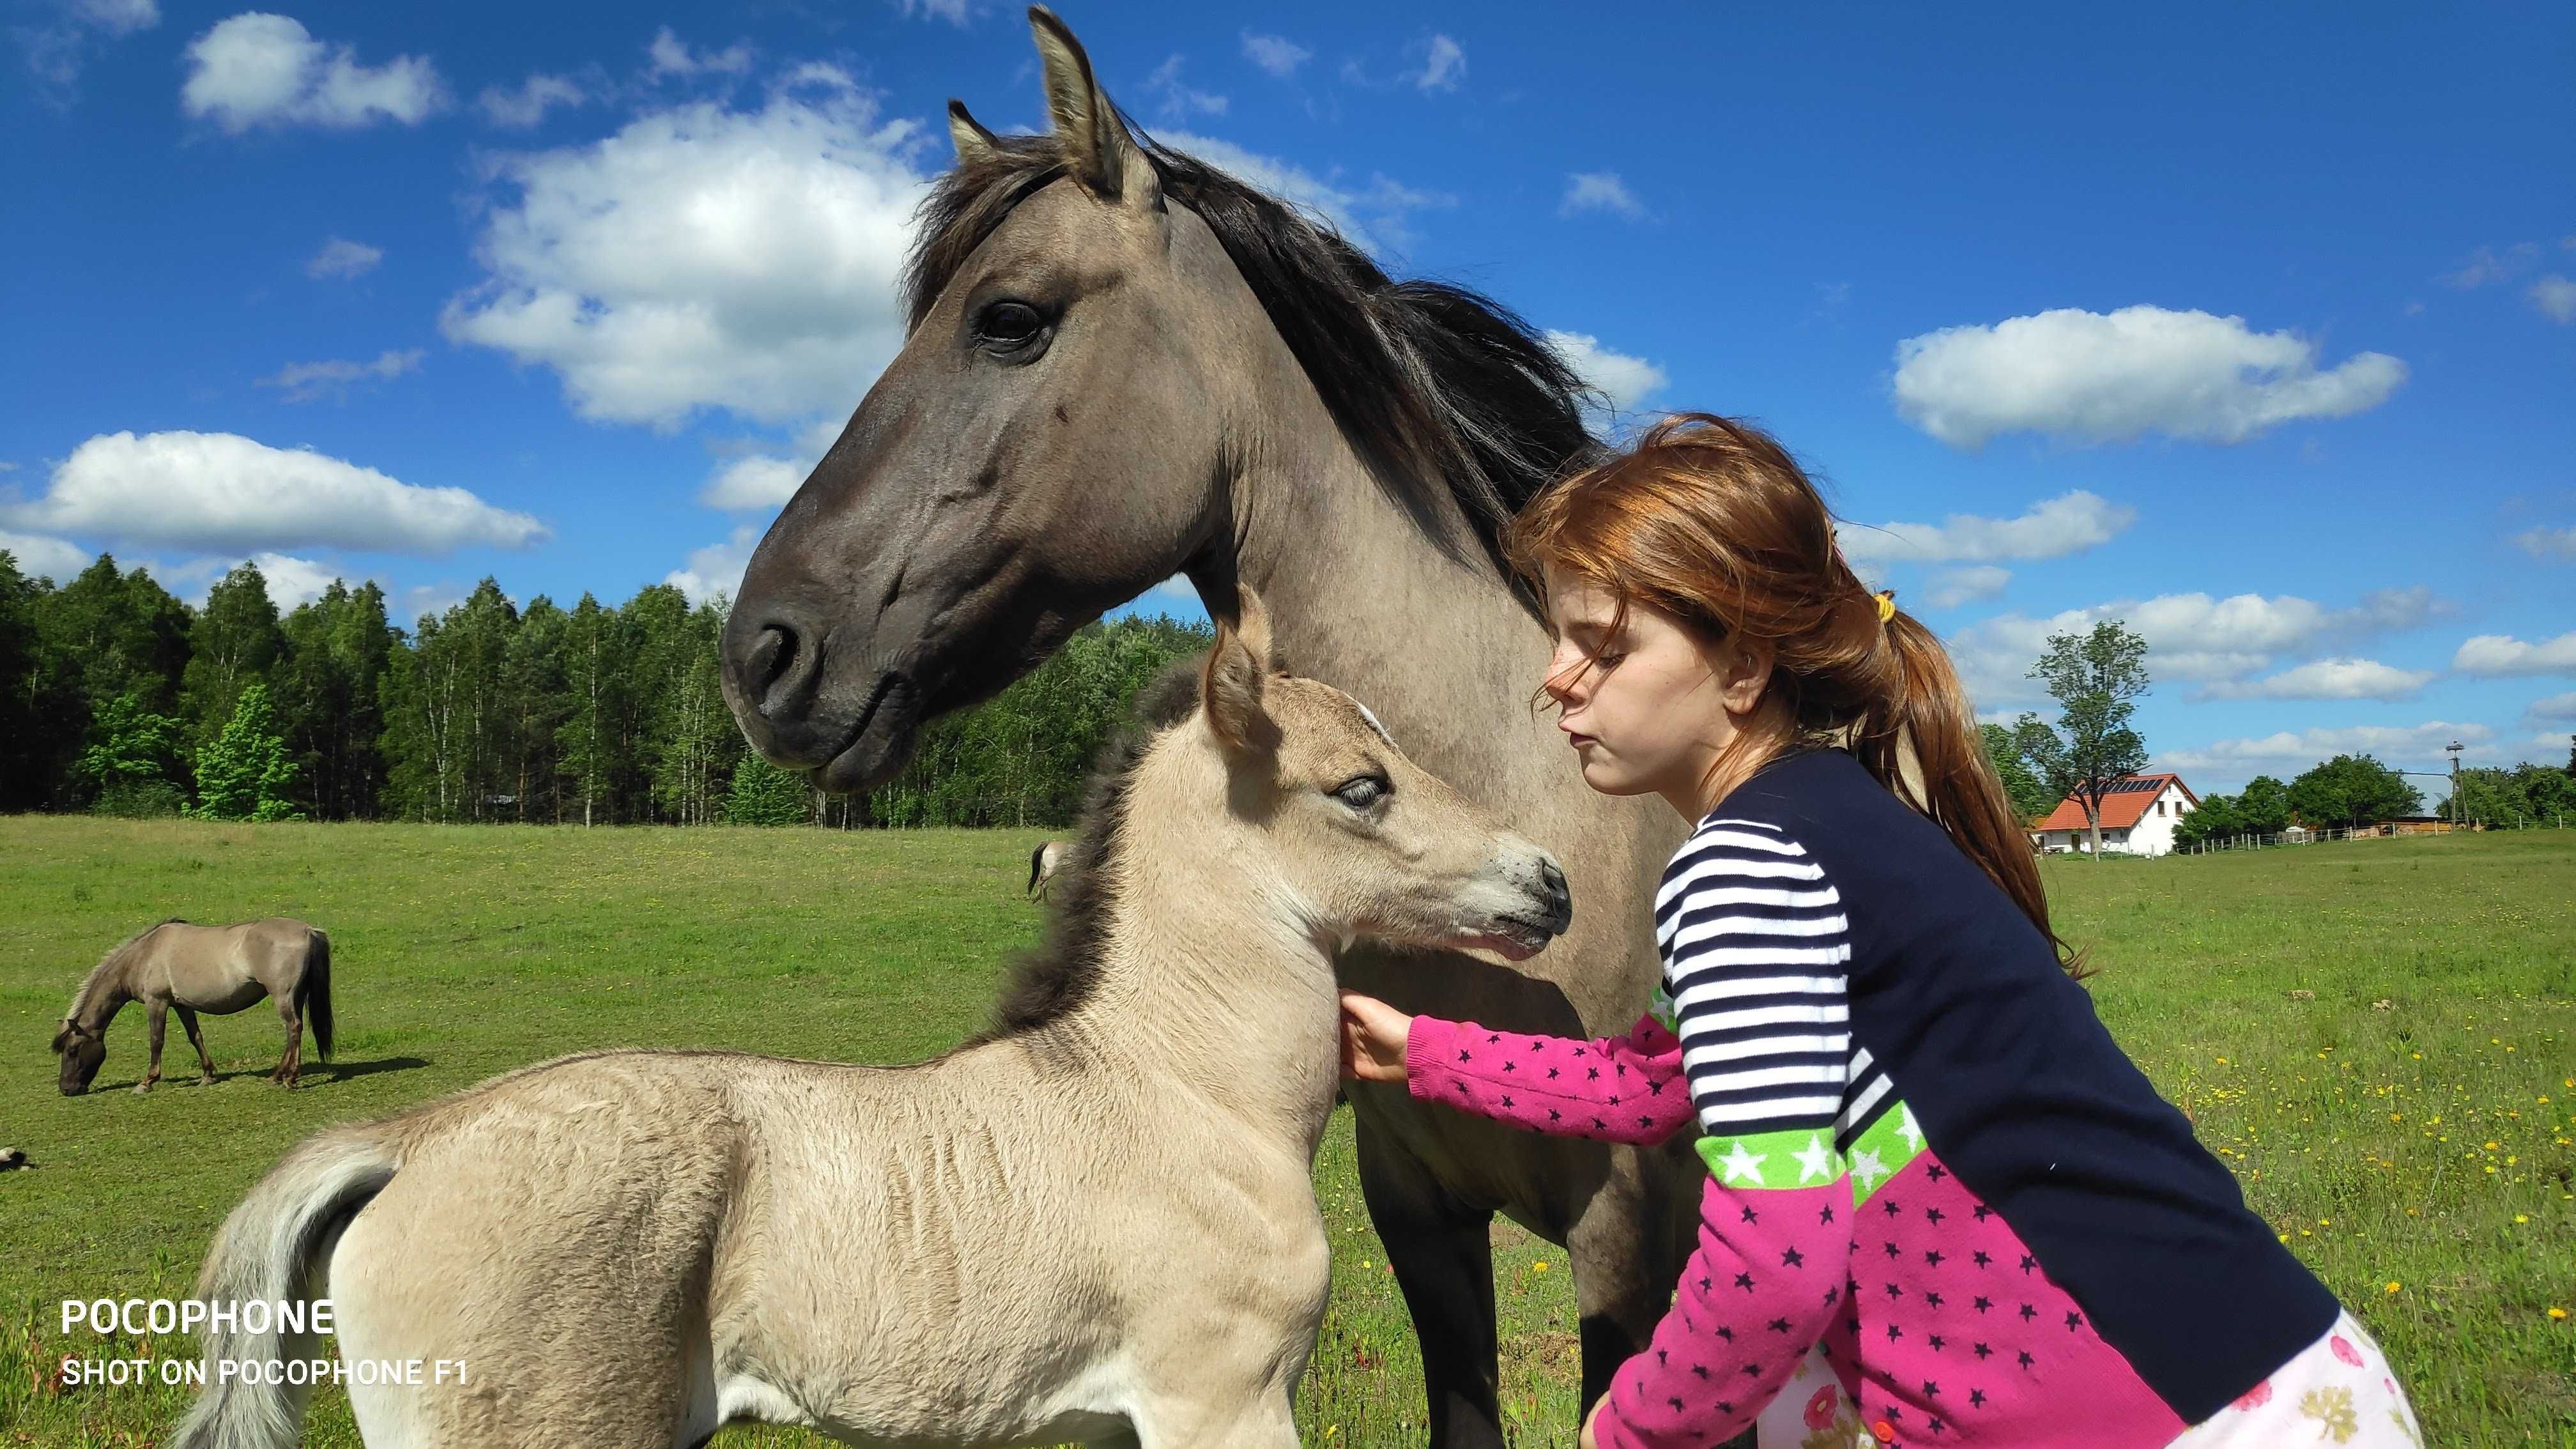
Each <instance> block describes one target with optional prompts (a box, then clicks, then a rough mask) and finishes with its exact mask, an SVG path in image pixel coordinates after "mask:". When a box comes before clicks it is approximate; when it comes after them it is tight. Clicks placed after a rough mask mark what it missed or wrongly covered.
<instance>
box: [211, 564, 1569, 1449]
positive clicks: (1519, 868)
mask: <svg viewBox="0 0 2576 1449" xmlns="http://www.w3.org/2000/svg"><path fill="white" fill-rule="evenodd" d="M1241 614H1242V619H1243V626H1242V628H1241V630H1240V631H1239V632H1236V631H1231V630H1229V631H1225V632H1222V633H1220V634H1219V636H1218V639H1217V642H1216V646H1215V648H1214V650H1213V651H1212V652H1211V653H1210V654H1209V655H1208V656H1207V661H1206V663H1205V664H1204V665H1202V666H1200V667H1199V668H1196V669H1192V668H1190V667H1188V666H1183V667H1182V668H1180V669H1177V670H1174V671H1171V672H1169V673H1167V674H1166V675H1165V677H1164V678H1163V679H1162V680H1161V681H1158V682H1157V683H1156V684H1155V685H1153V686H1149V692H1148V695H1147V698H1146V702H1145V703H1144V705H1143V706H1142V707H1141V709H1140V713H1141V714H1143V715H1144V717H1145V718H1146V719H1147V720H1149V721H1152V722H1154V724H1152V725H1149V726H1148V727H1147V728H1146V729H1145V730H1142V731H1139V732H1138V733H1136V734H1135V735H1132V736H1131V737H1130V738H1129V740H1128V741H1127V743H1126V744H1125V746H1124V748H1123V754H1121V755H1119V756H1117V757H1115V758H1114V762H1113V763H1112V764H1110V765H1109V766H1108V767H1107V768H1106V769H1105V770H1104V772H1103V774H1102V776H1101V778H1100V781H1099V782H1098V783H1097V784H1096V785H1095V787H1094V790H1093V793H1092V797H1091V799H1092V803H1091V805H1090V807H1089V809H1088V810H1087V811H1086V828H1085V829H1084V831H1083V835H1082V839H1081V842H1080V844H1079V845H1078V847H1077V854H1078V859H1077V861H1076V863H1075V865H1074V867H1073V868H1071V869H1069V870H1068V872H1067V877H1066V880H1065V888H1066V899H1065V901H1064V904H1063V905H1062V907H1061V908H1060V909H1059V910H1057V911H1056V912H1054V913H1053V917H1054V934H1053V938H1052V941H1051V949H1050V951H1049V952H1047V953H1045V954H1042V955H1040V956H1038V957H1035V958H1033V959H1032V960H1031V961H1029V962H1027V963H1024V965H1023V967H1022V972H1021V976H1020V978H1019V981H1018V983H1017V985H1016V986H1015V988H1014V989H1013V991H1012V993H1011V994H1010V995H1009V996H1007V997H1006V998H1005V999H1004V1001H1003V1004H1002V1009H1001V1012H1000V1017H999V1024H998V1026H997V1028H996V1029H995V1030H994V1031H993V1032H992V1033H990V1034H988V1035H987V1036H985V1037H983V1038H981V1039H979V1040H977V1041H975V1042H972V1043H969V1044H968V1045H966V1046H964V1047H961V1048H960V1049H958V1050H956V1051H954V1052H951V1053H950V1054H948V1055H946V1056H943V1057H940V1058H938V1059H936V1060H933V1061H929V1062H925V1063H922V1064H919V1065H917V1066H912V1067H900V1068H873V1067H855V1066H843V1065H839V1064H835V1063H827V1062H806V1061H789V1060H783V1059H780V1058H775V1057H761V1056H750V1055H742V1054H735V1053H723V1052H670V1051H659V1052H656V1051H623V1052H603V1053H596V1054H592V1055H588V1056H578V1057H570V1058H566V1059H564V1060H561V1061H557V1062H553V1063H549V1064H546V1065H543V1066H538V1067H533V1068H530V1069H528V1070H526V1071H522V1072H518V1073H515V1074H512V1075H509V1076H504V1077H501V1078H498V1079H495V1080H493V1081H490V1082H487V1083H484V1084H483V1085H481V1086H479V1087H475V1088H472V1089H469V1090H468V1091H466V1092H464V1093H462V1094H460V1095H458V1096H454V1097H450V1098H448V1099H446V1100H444V1101H441V1102H434V1103H431V1104H429V1105H427V1106H423V1107H418V1108H415V1109H413V1110H411V1111H409V1112H406V1113H403V1114H402V1115H400V1116H397V1117H393V1118H391V1119H389V1120H386V1121H382V1122H377V1123H374V1124H371V1125H361V1126H352V1127H340V1128H334V1129H332V1130H329V1131H326V1132H323V1133H321V1134H319V1135H317V1136H315V1137H313V1138H311V1139H309V1140H308V1141H307V1142H305V1143H304V1145H303V1146H301V1147H299V1148H297V1149H296V1150H295V1151H294V1152H293V1153H291V1154H290V1155H289V1156H288V1157H287V1159H286V1160H285V1161H284V1162H283V1163H282V1164H280V1165H279V1166H278V1167H277V1168H276V1169H275V1170H274V1171H273V1172H271V1173H270V1174H269V1176H268V1177H267V1178H266V1179H265V1180H264V1181H262V1182H261V1183H260V1184H259V1185H258V1186H257V1187H255V1188H253V1189H252V1190H251V1193H250V1195H249V1197H248V1198H247V1199H245V1200H244V1201H243V1203H242V1204H241V1205H240V1206H239V1207H237V1208H236V1209H234V1211H233V1213H232V1215H231V1217H229V1218H228V1219H227V1220H226V1221H225V1223H224V1226H223V1228H222V1230H221V1232H220V1233H219V1234H218V1235H217V1237H216V1240H215V1244H214V1246H213V1248H212V1250H211V1251H210V1252H209V1254H208V1256H207V1261H206V1267H205V1271H204V1273H203V1275H202V1277H201V1278H200V1280H199V1285H198V1287H199V1297H201V1298H203V1299H205V1300H208V1301H213V1302H227V1301H229V1302H248V1301H250V1300H254V1299H257V1300H278V1299H298V1298H305V1297H310V1296H324V1295H327V1296H328V1297H329V1298H330V1299H331V1301H332V1317H333V1322H334V1327H335V1329H336V1331H337V1333H338V1335H339V1341H340V1348H341V1352H342V1353H343V1354H344V1355H345V1357H346V1359H347V1361H348V1362H349V1363H350V1364H351V1365H352V1366H353V1367H354V1366H356V1365H359V1364H361V1363H365V1362H369V1361H383V1360H392V1361H396V1362H401V1361H405V1360H415V1359H416V1360H420V1361H422V1362H423V1363H424V1364H426V1363H428V1362H429V1361H432V1360H442V1359H443V1360H449V1361H454V1360H460V1359H461V1360H463V1361H464V1362H465V1364H466V1365H467V1373H468V1374H469V1375H470V1381H468V1382H459V1381H457V1380H456V1379H455V1378H454V1377H453V1376H451V1377H449V1378H448V1379H447V1380H446V1381H445V1382H434V1381H426V1380H425V1381H424V1382H421V1383H418V1384H407V1383H396V1384H377V1385H370V1384H368V1383H366V1382H365V1380H364V1378H363V1376H362V1377H361V1378H360V1379H359V1381H358V1382H357V1383H356V1384H355V1386H353V1387H352V1388H351V1390H350V1399H351V1402H352V1404H353V1406H354V1408H355V1410H356V1413H357V1419H358V1425H359V1428H360V1431H361V1432H362V1433H363V1434H364V1436H365V1438H366V1441H367V1443H368V1444H369V1445H371V1446H373V1449H389V1446H404V1449H427V1446H456V1449H465V1446H472V1449H483V1446H491V1445H582V1446H598V1449H664V1446H670V1445H675V1444H676V1445H682V1446H688V1445H696V1444H699V1443H702V1442H704V1441H705V1440H706V1439H707V1438H708V1437H709V1436H711V1435H712V1434H713V1433H714V1432H715V1430H716V1428H717V1426H718V1425H719V1424H721V1423H723V1422H725V1421H728V1420H733V1419H742V1418H754V1419H763V1420H767V1421H770V1422H773V1423H777V1422H784V1423H798V1424H807V1425H812V1426H814V1427H817V1428H819V1429H822V1430H823V1431H825V1432H827V1433H830V1434H832V1435H833V1436H835V1437H837V1438H841V1439H844V1440H847V1441H850V1442H853V1443H862V1444H870V1445H878V1446H894V1445H902V1446H906V1449H932V1446H943V1445H960V1446H962V1445H1028V1444H1053V1443H1059V1442H1062V1441H1064V1440H1066V1439H1080V1440H1087V1441H1089V1442H1092V1443H1100V1444H1116V1445H1122V1446H1129V1449H1293V1446H1294V1445H1295V1444H1296V1443H1297V1428H1296V1422H1295V1418H1294V1415H1293V1413H1292V1412H1291V1405H1290V1399H1289V1395H1290V1392H1291V1391H1292V1389H1293V1388H1294V1387H1295V1385H1296V1382H1297V1379H1298V1376H1299V1375H1300V1374H1301V1373H1302V1372H1303V1371H1304V1369H1305V1365H1306V1360H1307V1356H1308V1354H1309V1353H1310V1352H1311V1351H1312V1350H1313V1347H1314V1339H1315V1330H1316V1328H1317V1326H1318V1324H1319V1323H1320V1322H1321V1320H1322V1318H1323V1312H1324V1303H1325V1297H1326V1294H1327V1291H1328V1287H1329V1278H1330V1274H1329V1263H1330V1256H1331V1254H1330V1248H1329V1246H1328V1244H1327V1241H1326V1238H1325V1231H1324V1223H1323V1218H1322V1215H1321V1214H1320V1213H1319V1212H1318V1211H1317V1209H1316V1206H1315V1198H1314V1186H1313V1180H1312V1175H1311V1174H1312V1172H1313V1162H1314V1154H1315V1149H1316V1147H1317V1145H1318V1144H1319V1143H1320V1142H1321V1140H1322V1137H1323V1132H1324V1124H1325V1121H1326V1118H1327V1117H1328V1115H1329V1114H1330V1111H1331V1107H1332V1101H1333V1088H1334V1082H1335V1076H1336V1071H1335V1064H1336V1060H1337V1058H1336V1045H1335V1036H1336V1030H1337V1022H1338V1011H1337V1007H1336V1004H1335V999H1334V990H1333V986H1334V978H1333V952H1334V950H1335V948H1336V947H1338V946H1340V945H1342V944H1345V943H1347V942H1348V941H1349V940H1350V939H1352V937H1354V936H1355V935H1365V936H1375V937H1379V938H1383V939H1388V940H1393V941H1398V942H1406V943H1412V944H1415V945H1418V946H1467V947H1481V948H1489V949H1493V950H1496V951H1499V952H1502V953H1504V954H1506V955H1510V956H1513V957H1524V956H1527V955H1529V954H1530V953H1532V952H1535V951H1537V950H1538V949H1540V947H1542V946H1543V945H1544V944H1545V943H1546V942H1547V941H1548V940H1549V939H1551V938H1552V937H1554V936H1556V935H1558V934H1560V933H1561V932H1562V931H1563V930H1564V929H1565V926H1566V923H1567V920H1568V917H1569V914H1570V911H1571V904H1570V901H1569V898H1568V896H1567V894H1566V889H1565V878H1564V876H1563V874H1562V873H1561V872H1560V870H1559V868H1558V867H1557V865H1556V864H1555V862H1554V860H1553V859H1552V858H1551V857H1549V856H1548V854H1547V853H1546V852H1545V851H1543V850H1541V849H1539V848H1538V847H1537V846H1535V845H1533V844H1531V843H1530V842H1528V841H1527V840H1524V839H1522V838H1520V837H1519V836H1517V835H1514V834H1512V833H1510V832H1509V831H1508V830H1507V829H1505V828H1504V826H1503V824H1502V822H1501V820H1500V819H1499V818H1498V817H1497V816H1496V815H1494V813H1493V812H1491V811H1489V810H1487V809H1485V808H1483V807H1481V806H1478V805H1474V804H1471V803H1470V802H1468V801H1467V800H1466V799H1465V798H1464V797H1463V796H1461V795H1459V794H1458V793H1457V792H1456V791H1454V790H1452V789H1450V788H1449V787H1448V786H1446V785H1444V784H1442V783H1441V782H1440V781H1439V780H1438V779H1436V778H1434V777H1433V776H1431V775H1429V774H1427V773H1426V772H1424V771H1423V770H1422V769H1421V767H1419V766H1417V765H1415V764H1413V763H1412V762H1411V761H1409V760H1407V759H1406V758H1405V757H1404V755H1403V753H1402V752H1401V751H1400V750H1398V749H1397V747H1396V745H1395V743H1394V742H1393V741H1392V740H1390V739H1389V738H1387V736H1386V735H1385V733H1384V732H1383V731H1382V730H1381V729H1380V728H1379V727H1378V726H1377V724H1376V723H1375V722H1374V721H1373V720H1372V719H1371V717H1370V716H1369V715H1368V714H1367V712H1366V711H1365V710H1363V709H1361V708H1359V707H1358V706H1357V705H1355V704H1354V703H1353V701H1352V700H1351V698H1350V697H1349V696H1347V695H1344V694H1342V693H1340V692H1339V691H1336V690H1333V689H1330V688H1328V687H1326V686H1324V685H1321V684H1317V683H1314V682H1312V681H1309V680H1303V679H1295V678H1289V677H1287V676H1284V675H1277V674H1274V673H1273V672H1272V667H1271V662H1270V650H1269V644H1268V638H1267V632H1268V631H1267V629H1266V627H1265V625H1264V623H1263V621H1262V614H1261V610H1260V606H1259V604H1258V603H1257V602H1256V601H1253V600H1251V599H1250V598H1248V597H1247V598H1246V600H1245V601H1244V603H1243V606H1242V610H1241ZM1156 725H1159V727H1155V726H1156ZM313 1348H314V1344H313V1343H312V1341H311V1340H310V1339H309V1338H304V1339H299V1340H296V1341H286V1340H283V1339H281V1338H280V1337H279V1336H278V1335H276V1334H274V1333H272V1334H269V1335H266V1336H261V1337H253V1336H249V1335H246V1334H243V1333H241V1332H238V1331H234V1332H230V1333H222V1334H215V1335H210V1336H209V1337H208V1340H207V1343H206V1355H207V1364H208V1373H209V1375H210V1378H209V1382H210V1383H221V1381H220V1380H219V1379H217V1378H215V1377H214V1376H215V1375H218V1374H220V1372H221V1368H222V1366H223V1365H224V1364H225V1363H226V1361H228V1360H230V1361H235V1362H239V1361H244V1360H247V1361H249V1362H251V1363H252V1364H253V1365H254V1366H255V1367H257V1366H261V1365H268V1366H275V1365H278V1364H280V1363H283V1362H288V1361H292V1360H294V1359H297V1358H309V1357H310V1356H311V1354H312V1352H313ZM425 1372H429V1371H427V1370H425ZM267 1377H268V1375H267V1373H266V1372H263V1373H262V1374H261V1378H262V1379H266V1378H267ZM436 1377H437V1375H436V1374H435V1373H434V1372H429V1378H430V1379H435V1378H436ZM300 1394H301V1391H300V1390H297V1389H294V1388H291V1387H287V1386H284V1385H279V1386H266V1385H264V1384H253V1383H244V1382H243V1381H242V1380H241V1379H240V1378H238V1377H236V1378H234V1379H233V1380H231V1381H230V1382H229V1383H221V1386H219V1387H215V1388H212V1389H210V1390H209V1391H208V1393H207V1394H206V1395H205V1396H204V1397H203V1398H201V1399H200V1400H199V1402H198V1405H197V1407H196V1409H195V1411H194V1412H193V1413H192V1414H191V1415H190V1416H189V1418H188V1420H187V1422H186V1423H185V1424H183V1425H182V1426H181V1427H180V1429H179V1431H178V1433H177V1435H176V1436H175V1438H174V1439H173V1441H172V1442H173V1445H174V1446H175V1449H250V1446H260V1449H279V1446H287V1445H292V1444H294V1443H296V1442H298V1435H299V1426H298V1422H297V1421H298V1420H299V1419H300V1418H301V1417H302V1405H301V1402H300Z"/></svg>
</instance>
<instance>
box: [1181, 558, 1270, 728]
mask: <svg viewBox="0 0 2576 1449" xmlns="http://www.w3.org/2000/svg"><path fill="white" fill-rule="evenodd" d="M1235 597H1236V601H1237V602H1236V611H1235V612H1236V618H1235V621H1234V622H1232V623H1228V622H1226V621H1224V620H1222V619H1220V620H1218V621H1217V626H1216V647H1215V648H1213V649H1211V650H1209V651H1208V657H1207V667H1206V669H1205V670H1204V671H1203V672H1202V673H1201V674H1200V676H1199V700H1200V702H1201V703H1202V704H1204V705H1205V706H1206V707H1207V717H1208V728H1210V729H1212V730H1214V731H1215V732H1216V737H1217V739H1218V740H1219V741H1221V742H1223V744H1224V745H1225V747H1226V748H1227V749H1228V750H1230V751H1233V752H1235V753H1237V754H1268V753H1269V752H1271V751H1272V750H1275V749H1277V748H1279V726H1278V723H1277V722H1276V721H1274V720H1272V719H1271V718H1270V713H1269V711H1268V710H1266V709H1264V708H1263V707H1262V693H1263V690H1262V685H1263V682H1264V681H1265V680H1267V679H1268V678H1269V677H1270V615H1269V612H1268V611H1267V610H1265V609H1263V608H1262V607H1261V596H1260V595H1259V594H1256V593H1254V592H1253V591H1252V590H1251V589H1249V588H1246V587H1243V586H1242V585H1237V586H1236V590H1235Z"/></svg>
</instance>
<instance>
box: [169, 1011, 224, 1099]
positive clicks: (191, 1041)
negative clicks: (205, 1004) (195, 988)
mask: <svg viewBox="0 0 2576 1449" xmlns="http://www.w3.org/2000/svg"><path fill="white" fill-rule="evenodd" d="M170 1009H171V1010H173V1011H176V1012H177V1013H179V1025H180V1026H182V1027H185V1028H186V1029H187V1032H188V1045H190V1046H192V1047H195V1048H196V1049H197V1085H198V1086H200V1087H211V1086H213V1085H214V1084H215V1059H214V1058H213V1057H210V1056H208V1055H206V1038H205V1035H204V1033H202V1032H200V1031H198V1030H197V1014H196V1013H195V1012H193V1011H190V1010H189V1009H188V1008H186V1007H184V1006H176V1005H174V1006H172V1007H171V1008H170Z"/></svg>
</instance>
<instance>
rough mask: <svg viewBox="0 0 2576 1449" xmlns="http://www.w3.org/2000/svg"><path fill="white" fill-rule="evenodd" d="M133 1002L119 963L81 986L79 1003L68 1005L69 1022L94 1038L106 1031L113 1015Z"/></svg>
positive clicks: (132, 994) (123, 970)
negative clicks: (77, 1025)
mask: <svg viewBox="0 0 2576 1449" xmlns="http://www.w3.org/2000/svg"><path fill="white" fill-rule="evenodd" d="M134 999H135V998H134V992H133V991H132V990H130V989H128V988H127V986H126V984H125V967H124V964H123V963H122V962H120V963H118V964H117V965H115V966H112V967H109V968H108V969H107V970H105V971H101V972H100V973H98V974H97V975H96V976H93V977H91V978H90V979H89V980H88V981H86V982H83V983H82V985H81V993H80V1000H79V1001H77V1002H74V1003H73V1004H72V1019H73V1020H74V1021H77V1022H79V1023H80V1024H81V1029H82V1030H84V1031H87V1032H89V1033H90V1034H91V1035H93V1036H96V1035H98V1034H99V1033H101V1032H104V1031H106V1030H107V1024H108V1023H109V1022H111V1021H114V1020H116V1014H117V1013H118V1012H120V1011H123V1010H124V1009H125V1003H127V1002H129V1001H132V1000H134Z"/></svg>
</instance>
